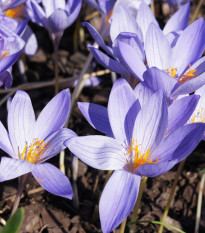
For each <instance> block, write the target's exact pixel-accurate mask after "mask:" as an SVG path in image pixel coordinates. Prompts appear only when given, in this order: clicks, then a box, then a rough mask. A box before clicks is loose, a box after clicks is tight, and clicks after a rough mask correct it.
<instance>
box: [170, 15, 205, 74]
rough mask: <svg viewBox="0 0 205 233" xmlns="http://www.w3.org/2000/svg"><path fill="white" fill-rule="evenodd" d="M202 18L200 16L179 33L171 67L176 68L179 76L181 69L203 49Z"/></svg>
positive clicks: (204, 27) (203, 29) (204, 34)
mask: <svg viewBox="0 0 205 233" xmlns="http://www.w3.org/2000/svg"><path fill="white" fill-rule="evenodd" d="M204 36H205V24H204V19H203V18H200V19H198V20H196V21H195V22H194V23H192V24H191V25H189V26H188V27H187V28H186V29H185V30H184V31H183V32H182V34H181V35H180V37H179V39H178V40H177V43H176V46H175V47H174V49H173V57H172V62H171V67H176V68H177V73H178V76H179V77H180V76H181V74H182V73H183V71H184V70H185V69H186V68H187V67H188V65H189V64H192V63H193V62H194V61H196V60H197V59H199V58H200V57H201V55H202V53H203V51H204V47H205V43H204Z"/></svg>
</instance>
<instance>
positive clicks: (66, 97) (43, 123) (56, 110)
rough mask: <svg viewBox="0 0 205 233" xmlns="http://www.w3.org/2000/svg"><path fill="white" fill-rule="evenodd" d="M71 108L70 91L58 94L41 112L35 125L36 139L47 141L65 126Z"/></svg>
mask: <svg viewBox="0 0 205 233" xmlns="http://www.w3.org/2000/svg"><path fill="white" fill-rule="evenodd" d="M69 108H70V91H69V89H66V90H63V91H61V92H60V93H58V94H57V95H56V96H55V97H54V98H53V99H52V100H51V101H50V102H49V103H48V104H47V105H46V106H45V108H44V109H43V110H42V111H41V113H40V115H39V117H38V119H37V121H36V125H35V138H39V139H40V140H42V139H45V138H46V137H48V136H49V135H50V134H52V133H53V132H55V131H57V130H59V129H60V128H62V127H63V125H64V124H65V122H66V120H67V117H68V113H69Z"/></svg>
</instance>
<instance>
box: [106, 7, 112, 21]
mask: <svg viewBox="0 0 205 233" xmlns="http://www.w3.org/2000/svg"><path fill="white" fill-rule="evenodd" d="M112 12H113V8H112V9H111V11H110V12H109V13H108V15H107V18H106V24H108V22H109V20H110V17H111V15H112Z"/></svg>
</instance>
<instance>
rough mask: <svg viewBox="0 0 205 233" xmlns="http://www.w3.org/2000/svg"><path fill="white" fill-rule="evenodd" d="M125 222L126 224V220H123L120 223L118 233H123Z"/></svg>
mask: <svg viewBox="0 0 205 233" xmlns="http://www.w3.org/2000/svg"><path fill="white" fill-rule="evenodd" d="M126 222H127V218H125V219H124V221H123V222H122V223H121V226H120V233H124V232H125V226H126Z"/></svg>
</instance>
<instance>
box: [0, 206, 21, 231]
mask: <svg viewBox="0 0 205 233" xmlns="http://www.w3.org/2000/svg"><path fill="white" fill-rule="evenodd" d="M23 218H24V209H23V208H19V209H18V210H17V211H16V212H15V214H14V215H12V216H11V217H10V218H9V220H8V221H7V223H6V225H5V226H4V228H3V229H2V230H1V232H0V233H11V232H12V233H17V232H18V231H19V229H20V227H21V224H22V222H23Z"/></svg>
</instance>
